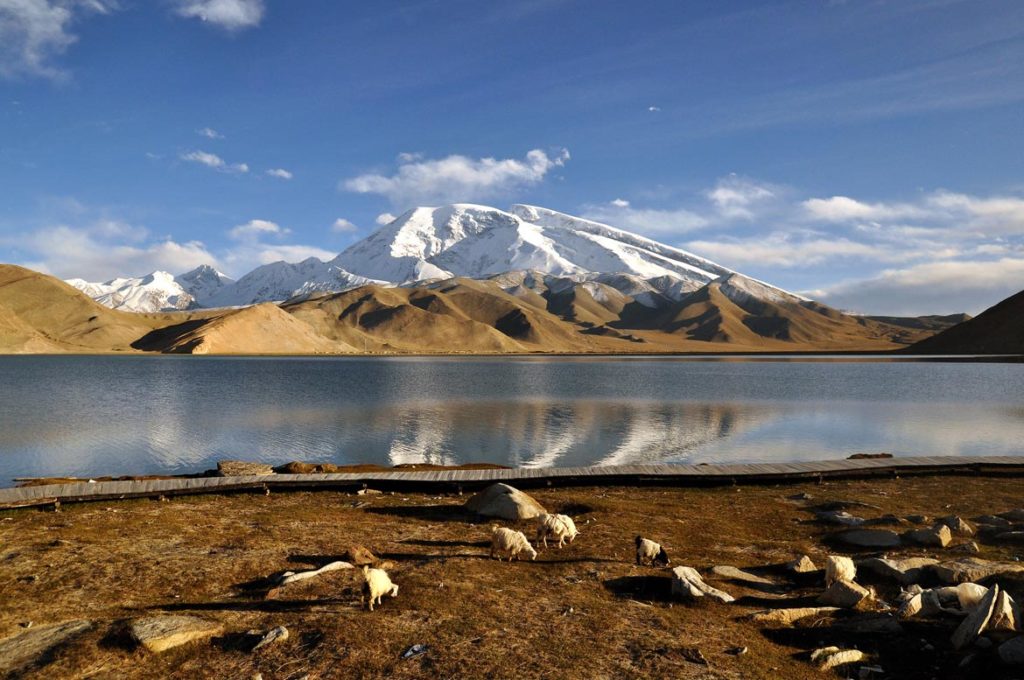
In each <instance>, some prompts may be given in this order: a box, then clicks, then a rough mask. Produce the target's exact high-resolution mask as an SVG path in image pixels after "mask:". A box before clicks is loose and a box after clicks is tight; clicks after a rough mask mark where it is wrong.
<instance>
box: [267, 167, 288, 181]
mask: <svg viewBox="0 0 1024 680" xmlns="http://www.w3.org/2000/svg"><path fill="white" fill-rule="evenodd" d="M267 175H269V176H270V177H276V178H278V179H291V178H292V177H294V176H295V175H293V174H292V173H290V172H288V171H287V170H285V169H284V168H272V169H270V170H267Z"/></svg>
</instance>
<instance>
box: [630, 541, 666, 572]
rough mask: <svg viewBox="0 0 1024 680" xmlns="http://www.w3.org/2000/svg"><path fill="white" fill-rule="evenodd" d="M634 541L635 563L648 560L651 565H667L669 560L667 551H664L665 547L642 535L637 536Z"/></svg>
mask: <svg viewBox="0 0 1024 680" xmlns="http://www.w3.org/2000/svg"><path fill="white" fill-rule="evenodd" d="M634 542H635V543H636V563H637V564H643V563H644V562H650V563H651V566H652V567H657V566H662V567H664V566H668V563H669V562H670V560H669V559H668V553H667V552H665V549H664V548H662V547H661V545H660V544H658V543H655V542H654V541H650V540H648V539H646V538H644V537H643V536H637V537H636V539H634Z"/></svg>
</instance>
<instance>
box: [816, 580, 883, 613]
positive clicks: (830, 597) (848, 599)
mask: <svg viewBox="0 0 1024 680" xmlns="http://www.w3.org/2000/svg"><path fill="white" fill-rule="evenodd" d="M870 595H871V592H870V591H869V590H868V589H867V588H865V587H863V586H861V585H859V584H857V583H854V582H853V581H836V582H835V583H833V584H832V585H830V586H829V587H828V588H827V589H826V590H825V592H824V593H822V594H821V596H820V597H819V598H818V602H820V603H821V604H823V605H826V606H828V607H842V608H844V609H852V608H853V607H856V606H857V605H858V604H860V602H861V600H863V599H864V598H866V597H868V596H870Z"/></svg>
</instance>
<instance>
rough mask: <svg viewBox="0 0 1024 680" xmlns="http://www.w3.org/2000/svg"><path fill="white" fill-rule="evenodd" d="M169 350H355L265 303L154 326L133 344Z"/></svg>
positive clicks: (159, 350)
mask: <svg viewBox="0 0 1024 680" xmlns="http://www.w3.org/2000/svg"><path fill="white" fill-rule="evenodd" d="M132 346H133V347H135V348H136V349H141V350H145V351H150V352H165V353H171V354H338V353H343V352H354V351H355V349H354V348H353V347H352V346H351V345H348V344H345V343H343V342H338V341H332V340H329V339H327V338H326V337H324V336H322V335H320V334H319V333H317V332H316V331H315V330H313V328H312V327H311V326H309V325H308V324H306V323H303V322H302V321H300V320H299V319H297V318H296V317H294V316H292V315H290V314H288V313H287V312H285V311H283V310H282V309H281V308H280V307H278V306H277V305H275V304H272V303H270V302H265V303H263V304H259V305H253V306H252V307H243V308H242V309H233V310H231V311H228V312H225V313H222V314H219V315H217V316H213V317H210V318H205V319H191V320H188V321H185V322H182V323H178V324H173V325H170V326H166V327H164V328H159V329H157V330H154V331H152V332H150V333H147V334H146V335H145V336H143V337H142V338H140V339H139V340H137V341H136V342H134V343H133V344H132Z"/></svg>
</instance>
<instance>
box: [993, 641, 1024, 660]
mask: <svg viewBox="0 0 1024 680" xmlns="http://www.w3.org/2000/svg"><path fill="white" fill-rule="evenodd" d="M998 652H999V658H1000V659H1002V661H1003V663H1005V664H1007V665H1010V666H1024V635H1018V636H1017V637H1015V638H1013V639H1012V640H1007V641H1006V642H1004V643H1003V644H1001V645H999V650H998Z"/></svg>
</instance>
